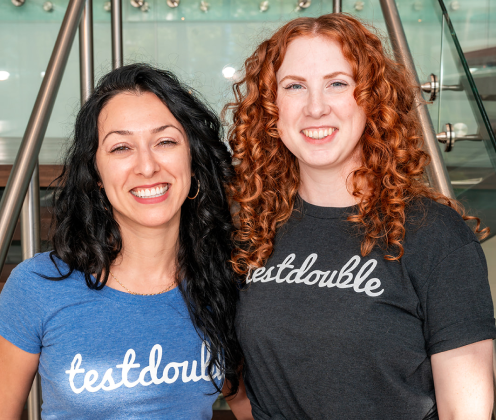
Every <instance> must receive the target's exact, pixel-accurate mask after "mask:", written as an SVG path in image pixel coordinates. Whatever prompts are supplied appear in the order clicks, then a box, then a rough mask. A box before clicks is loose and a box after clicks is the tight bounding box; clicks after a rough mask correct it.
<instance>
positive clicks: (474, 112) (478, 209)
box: [426, 0, 496, 235]
mask: <svg viewBox="0 0 496 420" xmlns="http://www.w3.org/2000/svg"><path fill="white" fill-rule="evenodd" d="M432 4H433V9H434V10H435V12H436V15H437V18H438V22H439V25H440V31H439V33H440V37H439V38H438V42H439V67H438V69H437V72H433V73H434V74H435V76H437V77H436V78H434V76H431V78H433V80H432V82H433V84H434V85H435V84H436V83H437V84H438V86H439V92H438V93H437V95H433V93H435V92H431V94H430V95H426V99H428V100H430V99H432V100H433V104H432V105H430V108H431V110H432V116H433V121H434V126H435V127H436V128H437V132H438V133H440V134H439V135H438V137H439V139H440V141H442V142H443V143H442V145H441V148H442V149H443V158H444V161H445V163H446V166H447V168H448V173H449V176H450V179H451V183H452V185H453V188H454V191H455V194H456V197H457V199H459V200H460V201H461V202H462V203H463V204H464V205H465V206H466V207H467V209H469V210H470V212H471V213H472V214H476V215H477V216H479V217H480V218H481V219H482V220H483V223H484V224H485V225H486V226H489V227H490V228H491V231H492V233H491V235H494V234H495V233H496V139H495V133H494V131H493V128H492V127H491V121H490V118H489V117H488V114H487V112H486V110H485V107H484V105H483V102H482V99H481V95H480V93H479V90H478V86H477V83H476V80H474V75H475V74H476V73H477V71H479V69H478V68H477V67H470V65H469V63H468V62H467V60H466V57H465V55H464V53H463V51H462V48H461V46H460V43H459V40H458V38H457V35H456V32H455V28H454V26H453V22H452V21H451V19H450V15H449V12H448V10H447V8H446V6H445V4H444V2H443V0H432ZM486 75H487V72H486ZM495 76H496V74H495ZM436 79H437V80H436ZM436 87H437V86H436ZM429 96H430V97H429ZM434 96H437V98H435V99H434ZM489 99H490V98H489ZM494 123H495V121H493V124H494Z"/></svg>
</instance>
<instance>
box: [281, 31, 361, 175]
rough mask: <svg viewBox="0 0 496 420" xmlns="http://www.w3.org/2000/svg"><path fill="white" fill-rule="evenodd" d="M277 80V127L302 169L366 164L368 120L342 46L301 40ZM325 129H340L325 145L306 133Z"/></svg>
mask: <svg viewBox="0 0 496 420" xmlns="http://www.w3.org/2000/svg"><path fill="white" fill-rule="evenodd" d="M276 76H277V83H278V88H277V101H276V103H277V106H278V108H279V121H278V123H277V127H278V129H279V131H280V135H281V140H282V141H283V143H284V144H285V145H286V147H287V148H288V149H289V150H290V151H291V152H292V153H293V154H294V155H295V156H296V157H297V158H298V161H299V165H300V171H302V172H308V171H315V170H319V171H328V172H329V173H332V174H341V175H344V176H346V175H347V174H349V173H350V172H351V171H352V170H353V169H354V168H356V167H357V166H358V165H359V164H360V161H359V148H358V143H359V140H360V137H361V135H362V133H363V131H364V128H365V123H366V116H365V112H364V111H363V109H362V108H361V107H359V106H358V105H357V103H356V101H355V98H354V96H353V91H354V88H355V81H354V80H353V72H352V67H351V65H350V63H348V61H346V59H345V57H344V55H343V53H342V51H341V46H340V45H339V44H338V43H337V42H336V41H333V40H330V39H328V38H325V37H322V36H317V37H300V38H297V39H295V40H294V41H292V42H291V43H290V44H289V46H288V49H287V52H286V55H285V57H284V61H283V63H282V65H281V67H280V69H279V70H278V72H277V75H276ZM326 76H331V77H326ZM319 127H335V128H337V129H338V130H337V131H336V132H334V133H333V135H332V136H328V137H326V138H324V139H323V140H320V141H312V140H311V139H309V138H308V137H306V136H305V135H304V134H303V133H302V130H304V129H308V128H314V129H316V128H317V129H318V128H319Z"/></svg>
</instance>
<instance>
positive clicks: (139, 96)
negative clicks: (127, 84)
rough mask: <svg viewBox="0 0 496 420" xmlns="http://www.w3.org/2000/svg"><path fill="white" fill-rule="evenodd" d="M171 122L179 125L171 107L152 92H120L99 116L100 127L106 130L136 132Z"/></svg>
mask: <svg viewBox="0 0 496 420" xmlns="http://www.w3.org/2000/svg"><path fill="white" fill-rule="evenodd" d="M171 123H174V124H177V125H179V123H178V121H177V120H176V118H175V117H174V115H172V113H171V112H170V110H169V108H167V106H166V105H165V104H164V103H163V102H162V101H161V100H160V99H159V98H158V97H157V96H156V95H155V94H153V93H151V92H122V93H119V94H117V95H116V96H114V97H113V98H112V99H110V100H109V101H108V102H107V103H106V104H105V106H104V107H103V109H102V110H101V112H100V115H99V116H98V128H99V130H104V131H106V130H107V129H108V130H128V131H133V132H134V131H141V130H146V129H150V128H156V127H158V126H160V125H165V124H171ZM157 124H158V125H157Z"/></svg>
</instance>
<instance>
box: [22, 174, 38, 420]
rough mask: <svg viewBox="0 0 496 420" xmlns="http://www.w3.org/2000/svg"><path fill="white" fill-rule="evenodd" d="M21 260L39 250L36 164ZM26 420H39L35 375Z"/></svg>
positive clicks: (24, 217) (24, 210)
mask: <svg viewBox="0 0 496 420" xmlns="http://www.w3.org/2000/svg"><path fill="white" fill-rule="evenodd" d="M21 246H22V259H23V260H26V259H28V258H32V257H34V255H35V254H36V253H37V252H40V249H41V240H40V177H39V171H38V164H36V166H35V168H34V171H33V175H32V176H31V182H30V183H29V188H28V192H27V194H26V197H25V198H24V204H23V205H22V212H21ZM28 419H29V420H40V419H41V386H40V376H39V375H38V373H36V375H35V378H34V381H33V385H32V387H31V391H30V392H29V396H28Z"/></svg>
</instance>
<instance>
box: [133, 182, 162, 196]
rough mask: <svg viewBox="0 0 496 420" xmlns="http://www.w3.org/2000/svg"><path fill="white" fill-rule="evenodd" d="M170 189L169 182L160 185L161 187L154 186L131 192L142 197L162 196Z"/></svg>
mask: <svg viewBox="0 0 496 420" xmlns="http://www.w3.org/2000/svg"><path fill="white" fill-rule="evenodd" d="M168 190H169V184H167V185H166V186H165V187H164V186H160V187H154V188H151V189H148V188H147V189H144V190H131V194H133V195H134V196H135V197H140V198H145V197H146V198H155V197H160V196H161V195H164V194H165V193H166V192H167V191H168Z"/></svg>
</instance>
